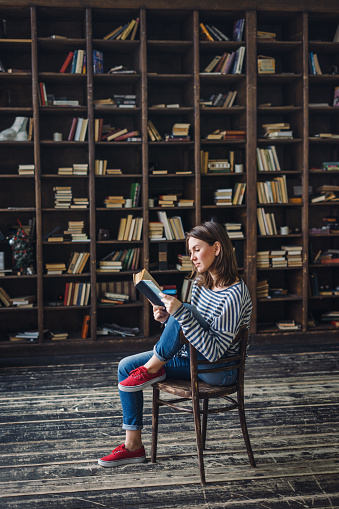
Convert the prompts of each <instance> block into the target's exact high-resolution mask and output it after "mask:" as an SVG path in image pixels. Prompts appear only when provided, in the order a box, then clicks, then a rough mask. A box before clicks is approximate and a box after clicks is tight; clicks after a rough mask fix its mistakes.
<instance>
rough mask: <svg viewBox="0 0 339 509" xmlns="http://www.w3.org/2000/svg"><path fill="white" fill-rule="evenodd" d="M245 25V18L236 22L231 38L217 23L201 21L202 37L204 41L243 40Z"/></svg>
mask: <svg viewBox="0 0 339 509" xmlns="http://www.w3.org/2000/svg"><path fill="white" fill-rule="evenodd" d="M244 27H245V19H244V18H241V19H238V20H236V21H235V22H234V25H233V31H232V36H231V38H230V37H228V36H227V35H226V34H225V33H224V32H222V31H221V30H220V29H219V28H217V27H216V26H215V25H208V24H207V23H200V25H199V28H200V31H199V33H200V39H201V40H203V41H230V40H232V41H242V38H243V33H244Z"/></svg>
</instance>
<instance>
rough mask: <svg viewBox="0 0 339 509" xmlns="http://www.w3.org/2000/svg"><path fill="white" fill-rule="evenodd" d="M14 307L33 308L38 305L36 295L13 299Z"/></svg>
mask: <svg viewBox="0 0 339 509" xmlns="http://www.w3.org/2000/svg"><path fill="white" fill-rule="evenodd" d="M11 302H12V306H16V307H20V308H32V307H33V306H34V304H35V303H36V295H25V296H24V297H13V298H12V299H11Z"/></svg>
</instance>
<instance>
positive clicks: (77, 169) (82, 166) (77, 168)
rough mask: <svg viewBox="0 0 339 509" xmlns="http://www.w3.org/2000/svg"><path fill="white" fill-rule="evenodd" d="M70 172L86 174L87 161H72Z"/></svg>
mask: <svg viewBox="0 0 339 509" xmlns="http://www.w3.org/2000/svg"><path fill="white" fill-rule="evenodd" d="M72 174H73V175H88V164H87V163H74V164H73V172H72Z"/></svg>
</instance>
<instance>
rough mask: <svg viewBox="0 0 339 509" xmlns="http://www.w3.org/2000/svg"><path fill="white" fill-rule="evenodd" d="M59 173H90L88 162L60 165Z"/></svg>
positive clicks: (82, 174)
mask: <svg viewBox="0 0 339 509" xmlns="http://www.w3.org/2000/svg"><path fill="white" fill-rule="evenodd" d="M58 175H81V176H84V175H88V163H73V165H72V166H69V167H60V168H58Z"/></svg>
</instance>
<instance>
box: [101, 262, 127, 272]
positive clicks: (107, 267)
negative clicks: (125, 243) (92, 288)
mask: <svg viewBox="0 0 339 509" xmlns="http://www.w3.org/2000/svg"><path fill="white" fill-rule="evenodd" d="M99 270H100V272H120V271H121V270H122V261H120V260H113V259H111V260H102V261H100V262H99Z"/></svg>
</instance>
